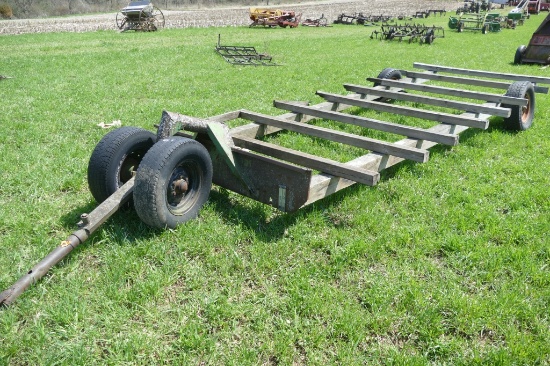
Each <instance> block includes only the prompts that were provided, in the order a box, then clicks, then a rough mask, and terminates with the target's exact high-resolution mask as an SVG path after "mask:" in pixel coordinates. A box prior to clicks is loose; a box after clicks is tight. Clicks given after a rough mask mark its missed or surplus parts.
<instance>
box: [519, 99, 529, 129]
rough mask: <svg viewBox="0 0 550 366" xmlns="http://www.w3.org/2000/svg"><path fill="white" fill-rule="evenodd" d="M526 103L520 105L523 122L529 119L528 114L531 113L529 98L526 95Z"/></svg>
mask: <svg viewBox="0 0 550 366" xmlns="http://www.w3.org/2000/svg"><path fill="white" fill-rule="evenodd" d="M526 99H527V105H526V106H523V107H521V122H522V123H525V122H527V120H529V115H530V114H531V98H530V97H529V96H527V98H526Z"/></svg>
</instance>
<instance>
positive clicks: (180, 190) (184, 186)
mask: <svg viewBox="0 0 550 366" xmlns="http://www.w3.org/2000/svg"><path fill="white" fill-rule="evenodd" d="M188 189H189V181H188V179H184V178H180V179H178V180H175V181H173V182H172V184H171V187H170V190H171V192H170V193H171V194H172V196H179V195H182V194H185V193H187V190H188Z"/></svg>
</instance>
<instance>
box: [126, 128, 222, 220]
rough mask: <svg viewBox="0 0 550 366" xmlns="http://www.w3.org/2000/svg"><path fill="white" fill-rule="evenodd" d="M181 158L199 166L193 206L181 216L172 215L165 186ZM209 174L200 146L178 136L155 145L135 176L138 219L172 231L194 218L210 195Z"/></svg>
mask: <svg viewBox="0 0 550 366" xmlns="http://www.w3.org/2000/svg"><path fill="white" fill-rule="evenodd" d="M184 158H185V159H192V160H193V161H194V162H195V163H197V164H198V166H199V170H200V175H201V176H200V178H199V179H200V183H199V187H198V189H197V192H196V195H197V197H196V201H195V202H194V204H193V206H192V207H190V208H189V209H188V210H187V211H186V212H184V213H183V214H182V215H174V214H173V213H172V212H170V210H169V208H168V205H167V202H166V194H167V183H168V180H169V179H170V176H171V174H172V171H173V170H174V168H175V167H177V166H178V164H179V163H180V162H181V161H182V159H184ZM212 174H213V168H212V160H211V159H210V154H209V153H208V150H206V148H205V147H204V146H203V145H202V144H200V143H199V142H197V141H195V140H192V139H189V138H186V137H180V136H172V137H170V138H166V139H162V140H160V141H158V142H157V143H156V144H155V145H154V146H153V147H152V148H151V149H150V150H149V151H148V152H147V154H146V155H145V157H144V158H143V160H142V161H141V164H140V165H139V168H138V170H137V173H136V182H135V186H134V196H133V197H134V207H135V209H136V212H137V213H138V216H139V217H140V219H141V220H142V221H143V222H144V223H145V224H147V225H149V226H152V227H155V228H166V227H168V228H171V229H174V228H175V227H176V226H178V225H180V224H183V223H185V222H187V221H189V220H191V219H194V218H196V217H197V216H198V214H199V211H200V209H201V208H202V206H203V205H204V203H205V202H206V201H207V200H208V197H209V195H210V189H211V188H212Z"/></svg>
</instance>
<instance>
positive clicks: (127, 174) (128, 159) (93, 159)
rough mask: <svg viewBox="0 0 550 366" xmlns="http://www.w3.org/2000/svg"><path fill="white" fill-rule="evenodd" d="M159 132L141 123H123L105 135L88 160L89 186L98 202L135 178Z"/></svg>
mask: <svg viewBox="0 0 550 366" xmlns="http://www.w3.org/2000/svg"><path fill="white" fill-rule="evenodd" d="M155 139H156V137H155V134H154V133H152V132H150V131H147V130H144V129H142V128H137V127H121V128H118V129H116V130H113V131H111V132H109V133H108V134H106V135H105V136H103V138H102V139H101V140H100V141H99V143H98V144H97V145H96V147H95V148H94V151H93V152H92V155H91V156H90V161H89V162H88V187H89V188H90V192H92V196H94V198H95V200H96V201H97V202H98V203H101V202H103V201H105V200H106V199H107V198H108V197H109V196H110V195H112V194H113V193H115V191H116V190H117V189H118V188H120V187H121V186H122V185H123V184H124V183H126V182H127V181H128V180H130V178H132V175H133V172H135V171H136V170H137V167H138V165H139V163H140V162H141V160H142V159H143V157H144V156H145V153H146V152H147V151H148V150H149V149H150V148H151V146H153V144H154V143H155Z"/></svg>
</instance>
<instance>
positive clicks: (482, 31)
mask: <svg viewBox="0 0 550 366" xmlns="http://www.w3.org/2000/svg"><path fill="white" fill-rule="evenodd" d="M488 31H489V26H488V25H487V24H484V25H483V27H481V34H487V32H488Z"/></svg>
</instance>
